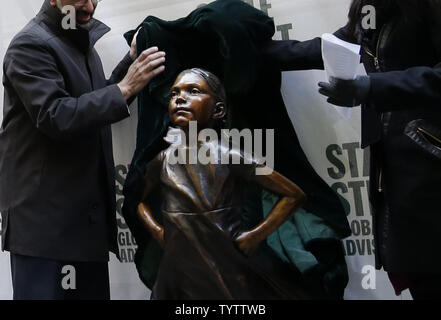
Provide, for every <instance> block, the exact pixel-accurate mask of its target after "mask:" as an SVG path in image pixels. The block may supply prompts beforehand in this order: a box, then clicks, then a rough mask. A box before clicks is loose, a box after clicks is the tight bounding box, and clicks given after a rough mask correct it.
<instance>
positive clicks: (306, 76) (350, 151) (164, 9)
mask: <svg viewBox="0 0 441 320" xmlns="http://www.w3.org/2000/svg"><path fill="white" fill-rule="evenodd" d="M204 2H205V3H208V2H211V1H203V0H199V1H185V0H125V1H120V0H105V1H102V2H101V3H100V5H99V7H98V9H97V12H96V17H97V18H98V19H100V20H101V21H103V22H104V23H106V24H107V25H109V26H110V27H111V28H112V31H111V32H109V33H108V34H107V35H105V36H104V38H103V39H102V40H100V41H99V42H98V44H97V46H96V48H97V50H98V52H99V53H100V55H101V57H102V60H103V64H104V69H105V72H106V74H107V75H110V73H111V71H112V70H113V68H114V67H115V65H116V64H117V63H118V62H119V60H120V59H121V58H122V57H123V56H124V54H125V53H126V52H127V50H128V46H127V44H126V42H125V40H124V39H123V37H122V34H123V33H124V32H126V31H127V30H130V29H133V28H135V27H136V26H137V25H138V24H139V23H141V22H142V21H143V20H144V19H145V18H146V17H147V16H148V15H153V16H157V17H159V18H162V19H165V20H174V19H177V18H180V17H183V16H186V15H187V14H188V13H190V12H191V11H192V10H194V9H195V8H196V7H197V6H198V5H200V4H201V3H204ZM246 2H248V3H250V4H252V5H254V6H255V7H256V8H258V9H261V10H263V11H265V12H266V13H267V14H268V15H269V16H271V17H273V18H274V20H275V24H276V26H277V32H276V35H275V39H298V40H306V39H310V38H313V37H316V36H320V35H321V34H323V33H325V32H333V31H335V30H337V29H338V28H339V27H341V26H343V25H344V24H345V23H346V20H347V18H346V16H347V11H348V8H349V3H350V0H295V1H294V0H247V1H246ZM41 3H42V0H20V1H10V2H9V3H8V9H7V10H1V19H0V40H1V47H0V55H1V57H3V56H4V53H5V51H6V48H7V46H8V44H9V42H10V41H11V39H12V37H13V36H14V34H16V33H17V32H18V31H19V30H20V29H21V28H22V27H23V26H24V25H25V24H26V23H27V21H29V20H30V19H31V18H32V17H33V16H34V15H35V14H36V13H37V12H38V10H39V8H40V6H41ZM2 61H3V60H2ZM0 72H1V71H0ZM325 79H326V76H325V73H324V72H323V71H302V72H289V73H285V74H284V77H283V86H282V93H283V96H284V99H285V103H286V106H287V108H288V112H289V115H290V118H291V120H292V121H293V124H294V126H295V129H296V132H297V134H298V136H299V139H300V142H301V144H302V147H303V148H304V150H305V153H306V155H307V156H308V158H309V160H310V161H311V163H312V165H313V166H314V168H315V169H316V171H317V172H318V174H319V175H320V176H321V177H322V178H323V179H324V180H325V181H326V182H327V183H328V184H329V185H331V186H332V187H333V188H334V190H336V191H337V192H338V193H339V194H341V195H342V196H343V197H344V198H345V199H346V201H347V203H346V207H347V208H348V213H349V215H348V220H349V222H350V225H351V229H352V232H353V235H352V236H351V237H350V238H348V239H345V240H344V241H343V243H344V248H345V252H346V260H347V263H348V268H349V274H350V282H349V284H348V287H347V289H346V293H345V298H346V299H411V298H410V294H409V293H408V291H406V292H404V293H403V294H402V295H401V296H399V297H397V296H395V294H394V292H393V289H392V287H391V285H390V282H389V280H388V278H387V275H386V274H385V273H384V272H383V271H376V270H375V268H374V255H373V250H374V246H373V240H372V224H371V221H372V220H371V215H370V211H369V205H368V200H367V189H366V185H367V181H368V172H367V171H366V169H367V168H368V163H367V159H368V157H367V154H366V152H367V151H364V150H362V149H360V110H359V109H354V110H353V112H352V117H351V118H350V119H349V120H348V119H346V118H344V117H343V116H342V115H341V113H339V112H338V110H337V109H335V108H334V107H331V106H330V105H329V104H327V103H326V101H325V99H324V98H323V97H322V96H320V94H318V91H317V88H318V87H317V82H319V81H322V80H325ZM0 98H1V101H2V102H1V104H0V111H2V109H3V88H2V89H1V95H0ZM131 112H132V115H131V117H130V118H129V119H126V120H125V121H122V122H120V123H118V124H115V125H114V126H113V143H114V153H115V165H116V168H115V169H116V187H117V201H118V209H117V219H118V226H119V235H118V242H119V245H120V254H121V257H122V260H123V261H122V262H119V261H117V260H116V259H115V257H114V256H113V255H112V257H111V262H110V276H111V297H112V299H148V298H149V295H150V292H149V290H148V289H147V288H146V287H145V286H144V285H143V284H142V283H141V281H140V280H139V278H138V275H137V272H136V269H135V266H134V263H133V257H134V253H135V249H136V244H135V243H134V241H133V239H132V237H131V235H130V232H129V230H128V229H127V226H126V225H125V222H124V219H123V218H122V217H121V215H120V212H121V211H120V208H121V205H122V201H123V199H122V195H121V190H122V184H123V183H124V179H125V177H126V174H127V171H128V165H129V163H130V161H131V158H132V155H133V152H134V148H135V138H136V123H137V116H136V102H135V103H134V104H133V105H132V107H131ZM1 119H2V112H1V115H0V120H1ZM276 129H277V128H276ZM0 230H1V229H0ZM11 297H12V288H11V275H10V266H9V255H8V253H5V252H3V253H0V299H10V298H11Z"/></svg>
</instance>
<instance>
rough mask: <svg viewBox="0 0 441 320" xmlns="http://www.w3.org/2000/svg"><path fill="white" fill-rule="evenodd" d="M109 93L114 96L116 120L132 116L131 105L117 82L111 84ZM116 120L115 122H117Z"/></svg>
mask: <svg viewBox="0 0 441 320" xmlns="http://www.w3.org/2000/svg"><path fill="white" fill-rule="evenodd" d="M109 90H110V92H109V94H110V95H111V96H112V97H114V100H115V104H114V117H115V119H116V121H120V120H122V119H124V118H127V117H129V116H130V110H129V106H128V105H127V101H126V99H125V98H124V95H123V94H122V92H121V90H120V89H119V87H118V85H117V84H113V85H111V86H109ZM116 121H115V122H116Z"/></svg>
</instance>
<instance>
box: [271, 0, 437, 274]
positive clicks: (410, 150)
mask: <svg viewBox="0 0 441 320" xmlns="http://www.w3.org/2000/svg"><path fill="white" fill-rule="evenodd" d="M413 9H414V11H413V12H412V14H411V15H409V16H408V17H407V18H406V19H404V17H403V16H401V15H400V14H399V12H400V11H398V10H397V11H394V14H393V15H392V16H391V17H390V18H389V19H388V20H387V22H386V23H384V24H382V25H378V26H377V29H376V30H373V31H371V32H369V31H363V29H362V28H361V26H360V27H358V28H356V30H355V33H354V32H353V33H351V32H349V28H348V26H346V27H344V28H341V29H340V30H338V31H337V32H336V33H335V35H336V36H337V37H339V38H342V39H344V40H346V41H349V42H357V43H359V44H361V45H362V52H361V56H362V62H363V64H364V66H365V68H366V71H367V72H368V74H369V76H370V78H371V95H370V98H369V100H368V102H367V103H366V104H365V105H364V106H362V119H361V120H362V133H361V135H362V147H366V146H370V147H371V153H370V154H371V157H370V162H371V164H370V165H371V170H370V183H369V191H370V192H369V196H370V201H371V204H372V214H373V222H374V235H375V246H376V248H381V251H382V252H383V253H384V254H383V257H381V259H380V256H379V255H378V252H379V251H380V250H375V253H376V255H377V259H376V265H377V268H380V267H382V266H383V267H384V269H385V270H386V271H394V272H439V264H440V263H441V256H440V255H438V254H437V252H436V250H434V248H436V247H437V244H439V243H440V241H439V233H440V230H441V229H440V225H441V215H440V209H439V207H440V205H439V199H440V196H441V192H440V185H441V112H440V107H441V33H440V32H439V30H440V28H441V1H440V0H424V1H422V0H421V1H418V2H415V7H414V8H413ZM320 48H321V40H320V38H315V39H312V40H309V41H304V42H298V41H279V42H277V41H274V42H271V43H268V45H267V46H266V48H265V50H264V51H265V55H266V56H267V58H268V60H270V61H272V62H273V63H276V64H277V65H278V66H279V68H280V69H281V70H303V69H322V68H323V61H322V58H321V50H320ZM373 56H376V58H377V59H378V63H377V65H376V63H375V60H376V59H374V57H373ZM380 172H381V175H380ZM380 176H381V179H380ZM380 184H381V187H382V190H383V191H382V192H379V191H378V190H379V186H380ZM382 198H384V199H385V201H386V203H387V205H388V206H389V207H390V213H389V216H388V217H385V216H384V214H381V215H380V214H377V213H379V211H380V210H379V209H380V205H381V203H382V202H381V201H382V200H381V199H382ZM380 216H382V217H380Z"/></svg>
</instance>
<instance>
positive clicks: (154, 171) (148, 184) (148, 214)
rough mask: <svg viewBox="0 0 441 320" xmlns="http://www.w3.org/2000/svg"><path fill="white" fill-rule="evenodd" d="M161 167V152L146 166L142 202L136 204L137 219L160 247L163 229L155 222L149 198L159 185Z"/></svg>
mask: <svg viewBox="0 0 441 320" xmlns="http://www.w3.org/2000/svg"><path fill="white" fill-rule="evenodd" d="M161 166H162V152H161V153H160V154H158V156H156V157H155V159H153V160H152V161H150V162H149V163H148V164H147V167H146V173H145V176H144V181H145V186H144V193H143V197H142V201H141V202H140V203H139V204H138V217H139V219H140V220H141V222H142V223H143V224H144V226H145V227H146V228H147V230H148V231H149V232H150V234H151V235H152V237H153V238H154V239H155V240H156V241H158V242H159V244H161V245H162V244H163V242H164V228H163V226H162V225H160V224H159V223H158V222H157V221H156V219H155V218H154V216H153V212H152V210H151V208H150V206H149V196H150V194H151V192H152V191H153V190H154V189H155V188H157V187H158V185H159V178H160V172H161Z"/></svg>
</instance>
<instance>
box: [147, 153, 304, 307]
mask: <svg viewBox="0 0 441 320" xmlns="http://www.w3.org/2000/svg"><path fill="white" fill-rule="evenodd" d="M218 150H219V151H220V150H221V148H220V147H219V148H218ZM228 152H229V153H230V154H229V155H230V158H229V159H230V160H231V159H232V157H231V156H232V154H234V155H236V156H238V155H239V156H240V158H241V160H242V162H243V161H244V158H243V156H242V155H241V154H240V153H238V152H233V151H231V150H229V151H228ZM186 153H187V155H188V154H189V149H188V148H186ZM220 154H221V153H220V152H219V153H218V155H219V157H218V161H219V164H201V163H197V164H179V163H177V164H173V163H174V162H176V161H175V158H176V157H175V155H176V153H175V149H173V148H172V147H169V148H168V149H166V150H164V151H162V152H161V153H160V154H159V155H158V156H157V157H156V158H155V159H154V160H153V161H152V162H150V163H149V165H148V166H149V167H150V168H147V172H154V171H156V170H159V172H160V176H159V182H160V185H161V192H162V195H163V200H164V201H163V207H162V214H163V225H164V255H163V257H162V261H161V263H160V267H159V271H158V276H157V279H156V282H155V285H154V288H153V290H152V291H153V292H152V298H153V299H258V298H261V299H284V298H285V299H304V298H307V297H308V295H307V294H306V293H305V292H304V290H302V289H300V283H299V281H297V280H296V277H297V274H298V273H297V271H296V270H293V269H292V267H288V266H282V265H276V264H274V263H273V262H272V259H270V258H269V257H268V256H266V255H264V254H262V253H261V250H260V251H259V252H258V253H257V254H255V255H253V256H252V257H250V258H248V257H246V256H244V255H243V254H242V253H241V252H240V251H239V249H238V248H237V247H236V246H235V243H234V238H235V237H236V236H237V235H238V232H240V228H241V210H242V207H241V205H242V191H243V189H244V186H245V181H246V180H250V178H251V177H252V175H254V174H255V169H256V167H257V166H258V165H257V163H256V161H252V162H253V163H252V164H220V162H221V156H220ZM171 158H173V159H171ZM156 172H158V171H156ZM150 176H151V175H150Z"/></svg>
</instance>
